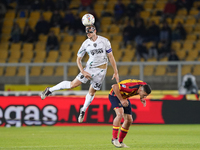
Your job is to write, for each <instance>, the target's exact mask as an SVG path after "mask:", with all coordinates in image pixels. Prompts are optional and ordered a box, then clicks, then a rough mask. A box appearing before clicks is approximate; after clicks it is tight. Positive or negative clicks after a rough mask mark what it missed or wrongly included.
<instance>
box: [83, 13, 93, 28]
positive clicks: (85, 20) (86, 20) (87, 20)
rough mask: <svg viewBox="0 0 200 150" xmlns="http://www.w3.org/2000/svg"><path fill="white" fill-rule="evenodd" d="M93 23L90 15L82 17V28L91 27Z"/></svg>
mask: <svg viewBox="0 0 200 150" xmlns="http://www.w3.org/2000/svg"><path fill="white" fill-rule="evenodd" d="M94 22H95V18H94V16H93V15H92V14H85V15H84V16H83V17H82V24H83V25H84V26H89V25H93V24H94Z"/></svg>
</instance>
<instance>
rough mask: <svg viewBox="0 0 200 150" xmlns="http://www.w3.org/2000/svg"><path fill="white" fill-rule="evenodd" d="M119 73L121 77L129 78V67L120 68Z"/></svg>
mask: <svg viewBox="0 0 200 150" xmlns="http://www.w3.org/2000/svg"><path fill="white" fill-rule="evenodd" d="M118 71H119V76H127V75H128V73H129V66H119V67H118Z"/></svg>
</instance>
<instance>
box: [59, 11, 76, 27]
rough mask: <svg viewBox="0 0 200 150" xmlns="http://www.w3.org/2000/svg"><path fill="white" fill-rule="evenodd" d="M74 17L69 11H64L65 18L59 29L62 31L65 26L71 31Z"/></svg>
mask: <svg viewBox="0 0 200 150" xmlns="http://www.w3.org/2000/svg"><path fill="white" fill-rule="evenodd" d="M74 22H75V17H74V15H73V13H72V12H71V10H70V9H68V10H66V13H65V17H64V18H63V23H62V26H61V29H62V30H63V29H64V28H65V27H66V26H68V27H69V29H71V28H72V27H73V26H74Z"/></svg>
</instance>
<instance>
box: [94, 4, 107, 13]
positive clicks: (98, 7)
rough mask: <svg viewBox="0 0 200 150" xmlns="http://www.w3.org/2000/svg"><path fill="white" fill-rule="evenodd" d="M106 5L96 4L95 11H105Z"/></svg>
mask: <svg viewBox="0 0 200 150" xmlns="http://www.w3.org/2000/svg"><path fill="white" fill-rule="evenodd" d="M104 7H105V6H104V3H98V2H96V3H95V4H94V10H95V11H96V10H101V11H102V10H103V9H104Z"/></svg>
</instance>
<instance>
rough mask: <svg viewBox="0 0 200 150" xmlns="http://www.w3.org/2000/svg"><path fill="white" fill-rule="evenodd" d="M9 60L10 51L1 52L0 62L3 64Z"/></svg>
mask: <svg viewBox="0 0 200 150" xmlns="http://www.w3.org/2000/svg"><path fill="white" fill-rule="evenodd" d="M7 58H8V51H7V50H0V61H1V63H3V62H4V63H5V62H6V60H7Z"/></svg>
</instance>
